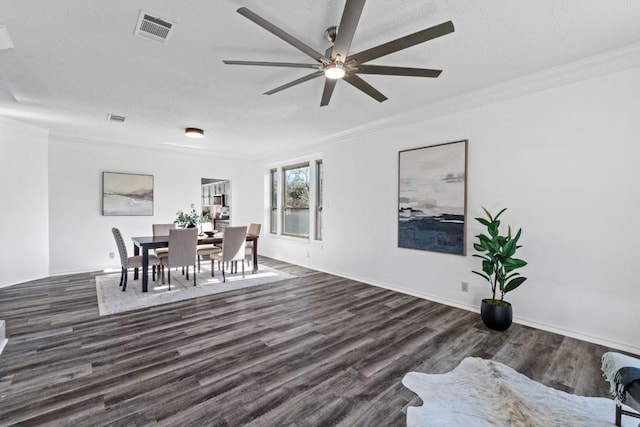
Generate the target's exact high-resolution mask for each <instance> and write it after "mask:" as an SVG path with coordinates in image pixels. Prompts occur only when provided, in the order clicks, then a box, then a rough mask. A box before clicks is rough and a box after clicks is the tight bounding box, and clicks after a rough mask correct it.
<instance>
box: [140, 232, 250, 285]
mask: <svg viewBox="0 0 640 427" xmlns="http://www.w3.org/2000/svg"><path fill="white" fill-rule="evenodd" d="M258 237H260V236H258V235H257V234H247V242H253V244H252V245H251V247H252V251H251V256H252V258H253V268H252V270H251V271H252V273H253V274H255V273H257V272H258ZM131 240H133V254H134V255H136V256H140V255H142V292H147V290H148V286H149V251H150V250H151V249H157V248H166V247H169V236H140V237H132V238H131ZM223 240H224V239H223V237H222V236H207V235H202V236H198V244H199V245H207V244H213V245H216V246H220V245H221V244H222V242H223ZM133 279H134V280H137V279H138V269H137V268H136V269H134V273H133Z"/></svg>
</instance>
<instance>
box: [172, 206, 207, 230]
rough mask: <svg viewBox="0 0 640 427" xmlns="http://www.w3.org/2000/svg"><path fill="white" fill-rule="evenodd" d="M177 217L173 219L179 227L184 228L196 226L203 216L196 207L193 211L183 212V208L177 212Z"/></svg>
mask: <svg viewBox="0 0 640 427" xmlns="http://www.w3.org/2000/svg"><path fill="white" fill-rule="evenodd" d="M176 215H177V217H176V219H175V221H173V222H174V223H175V224H177V225H178V226H179V227H182V228H195V227H197V226H198V224H200V221H201V218H200V215H199V214H198V212H196V210H195V209H191V212H186V213H185V212H182V211H181V210H180V211H178V212H176Z"/></svg>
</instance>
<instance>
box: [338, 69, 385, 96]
mask: <svg viewBox="0 0 640 427" xmlns="http://www.w3.org/2000/svg"><path fill="white" fill-rule="evenodd" d="M342 80H344V81H345V82H347V83H349V84H350V85H352V86H355V87H357V88H358V89H360V90H361V91H363V92H364V93H366V94H367V95H369V96H370V97H372V98H373V99H375V100H376V101H378V102H382V101H386V100H387V99H388V98H387V97H386V96H384V95H383V94H382V93H380V92H379V91H378V90H377V89H376V88H374V87H373V86H371V85H370V84H369V83H367V82H365V81H364V80H362V79H361V78H360V77H358V76H356V75H354V74H351V75H349V76H346V77H344V78H343V79H342Z"/></svg>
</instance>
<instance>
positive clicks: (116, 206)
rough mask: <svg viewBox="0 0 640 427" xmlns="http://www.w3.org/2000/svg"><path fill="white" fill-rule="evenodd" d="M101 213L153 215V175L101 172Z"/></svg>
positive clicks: (112, 214) (107, 214)
mask: <svg viewBox="0 0 640 427" xmlns="http://www.w3.org/2000/svg"><path fill="white" fill-rule="evenodd" d="M102 215H105V216H120V215H125V216H128V215H132V216H145V215H146V216H151V215H153V175H140V174H133V173H118V172H102Z"/></svg>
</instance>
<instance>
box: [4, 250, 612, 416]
mask: <svg viewBox="0 0 640 427" xmlns="http://www.w3.org/2000/svg"><path fill="white" fill-rule="evenodd" d="M261 262H262V263H263V264H266V265H268V266H271V267H275V268H278V269H281V270H283V271H286V272H288V273H291V274H294V275H296V276H297V278H295V279H290V280H286V281H282V282H276V283H272V284H267V285H263V286H258V287H255V288H249V289H244V290H240V291H236V292H231V293H225V294H217V295H212V296H210V297H205V298H199V299H197V300H190V301H183V302H178V303H174V304H170V305H165V306H159V307H153V308H150V309H145V310H139V311H135V312H129V313H124V314H119V315H112V316H106V317H99V315H98V307H97V302H96V290H95V283H94V277H93V275H90V274H82V275H74V276H65V277H59V278H51V279H46V280H38V281H34V282H29V283H25V284H21V285H16V286H12V287H9V288H4V289H0V318H4V319H5V320H6V321H7V333H8V335H9V343H8V345H7V347H6V348H5V350H4V352H3V354H2V355H1V356H0V424H2V425H11V424H16V423H23V424H28V425H39V424H51V425H58V424H60V425H74V426H84V425H90V426H97V425H147V424H160V425H171V426H189V425H193V426H202V425H255V426H267V425H268V426H272V425H288V426H291V425H294V426H317V425H348V426H353V425H356V426H357V425H361V426H372V425H376V426H377V425H384V426H387V425H404V422H405V413H406V407H407V406H409V405H419V404H420V400H419V399H418V398H417V397H416V396H415V395H414V394H413V393H412V392H411V391H409V390H408V389H406V388H404V387H403V386H402V384H401V383H400V380H401V379H402V377H403V376H404V375H405V374H406V373H407V372H409V371H420V372H428V373H444V372H447V371H449V370H451V369H453V368H454V367H455V366H456V365H457V364H458V363H459V362H460V361H461V360H462V359H463V358H465V357H467V356H478V357H483V358H490V359H494V360H497V361H500V362H503V363H505V364H508V365H510V366H511V367H513V368H515V369H516V370H518V371H520V372H522V373H524V374H525V375H527V376H529V377H530V378H532V379H534V380H537V381H540V382H542V383H544V384H546V385H549V386H552V387H555V388H558V389H561V390H565V391H568V392H572V393H576V394H581V395H586V396H607V395H608V393H607V384H606V383H605V381H604V379H603V378H602V375H601V373H600V357H601V355H602V353H603V352H604V351H608V349H607V348H605V347H602V346H598V345H594V344H590V343H586V342H582V341H579V340H576V339H572V338H567V337H563V336H560V335H555V334H552V333H548V332H543V331H539V330H536V329H532V328H529V327H525V326H520V325H516V324H514V325H513V326H512V327H511V328H510V329H509V330H508V331H506V332H494V331H490V330H488V329H486V328H485V327H484V326H483V325H482V322H481V321H480V319H479V316H478V314H475V313H471V312H467V311H464V310H459V309H456V308H452V307H447V306H444V305H441V304H437V303H434V302H430V301H426V300H421V299H418V298H414V297H411V296H407V295H403V294H398V293H395V292H391V291H388V290H385V289H381V288H377V287H373V286H369V285H365V284H362V283H358V282H354V281H352V280H347V279H343V278H340V277H336V276H331V275H328V274H324V273H319V272H316V271H312V270H309V269H305V268H302V267H298V266H294V265H290V264H286V263H282V262H278V261H275V260H270V259H266V258H262V259H261ZM137 284H138V283H137V282H133V281H130V286H136V285H137Z"/></svg>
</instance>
